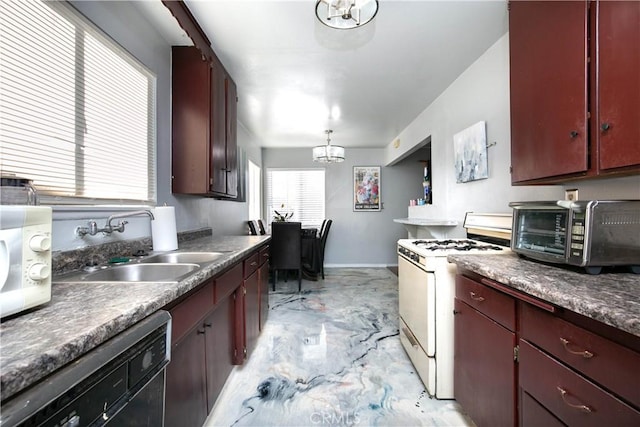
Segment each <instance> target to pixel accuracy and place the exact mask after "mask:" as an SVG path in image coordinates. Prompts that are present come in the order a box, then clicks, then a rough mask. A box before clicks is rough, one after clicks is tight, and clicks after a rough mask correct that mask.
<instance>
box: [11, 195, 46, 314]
mask: <svg viewBox="0 0 640 427" xmlns="http://www.w3.org/2000/svg"><path fill="white" fill-rule="evenodd" d="M49 301H51V208H50V207H48V206H16V205H6V206H5V205H3V206H0V317H6V316H9V315H12V314H16V313H19V312H21V311H24V310H27V309H29V308H32V307H36V306H38V305H41V304H44V303H47V302H49Z"/></svg>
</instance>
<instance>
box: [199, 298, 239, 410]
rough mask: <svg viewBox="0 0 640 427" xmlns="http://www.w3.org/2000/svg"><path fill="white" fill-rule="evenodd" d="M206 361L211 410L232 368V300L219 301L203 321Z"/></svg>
mask: <svg viewBox="0 0 640 427" xmlns="http://www.w3.org/2000/svg"><path fill="white" fill-rule="evenodd" d="M204 327H205V331H206V332H205V341H206V352H205V353H206V362H207V410H208V412H211V410H212V409H213V405H214V404H215V402H216V399H217V398H218V396H219V395H220V391H221V390H222V387H223V386H224V383H225V382H226V381H227V377H228V376H229V374H230V373H231V370H232V368H233V350H234V336H233V334H234V301H233V298H232V297H227V298H225V299H224V300H222V301H220V302H219V303H218V305H217V307H216V309H215V311H214V312H213V313H211V315H210V316H209V317H207V319H206V320H205V323H204Z"/></svg>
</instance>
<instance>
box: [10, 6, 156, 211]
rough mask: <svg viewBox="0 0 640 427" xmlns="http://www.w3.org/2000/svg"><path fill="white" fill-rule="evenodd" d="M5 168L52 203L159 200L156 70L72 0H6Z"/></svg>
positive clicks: (43, 198) (44, 199) (47, 201)
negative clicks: (30, 183) (82, 12)
mask: <svg viewBox="0 0 640 427" xmlns="http://www.w3.org/2000/svg"><path fill="white" fill-rule="evenodd" d="M0 58H1V60H0V171H1V172H2V174H3V175H5V174H14V175H16V176H19V177H24V178H30V179H32V180H33V181H34V184H35V185H36V187H37V188H38V190H39V194H40V195H41V196H44V197H42V198H41V200H43V202H45V203H92V204H95V203H96V202H98V203H108V202H116V203H131V202H136V203H139V202H145V203H147V202H153V201H155V192H156V190H155V143H156V135H155V129H156V126H155V117H156V112H155V77H154V75H153V74H152V73H151V72H150V71H149V70H148V69H146V68H145V67H144V66H143V65H142V64H141V63H139V62H138V61H137V60H136V59H135V58H133V57H132V56H131V55H130V54H129V53H128V52H126V51H125V50H124V49H123V48H122V47H120V46H119V45H117V44H116V43H115V42H114V41H113V40H111V39H110V38H108V36H106V35H105V34H104V33H102V32H101V31H100V30H99V29H97V28H96V27H95V26H94V25H93V24H92V23H90V22H89V21H88V20H87V19H86V18H84V17H83V16H82V15H80V14H79V13H78V12H77V11H76V10H75V9H74V8H73V7H71V6H70V5H68V4H67V3H64V2H40V1H0Z"/></svg>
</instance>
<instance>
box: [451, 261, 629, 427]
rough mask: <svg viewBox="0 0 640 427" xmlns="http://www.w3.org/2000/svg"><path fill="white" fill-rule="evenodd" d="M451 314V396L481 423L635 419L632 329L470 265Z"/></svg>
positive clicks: (620, 422) (532, 426) (527, 426)
mask: <svg viewBox="0 0 640 427" xmlns="http://www.w3.org/2000/svg"><path fill="white" fill-rule="evenodd" d="M467 274H468V276H467ZM455 314H456V315H455V331H454V333H455V354H454V363H455V365H454V367H455V375H454V387H455V398H456V400H457V401H458V402H459V403H460V404H461V406H462V408H463V410H464V411H465V412H467V413H468V414H469V416H470V417H471V419H472V420H473V421H474V422H475V423H476V424H477V425H478V426H479V427H482V426H492V425H504V426H520V427H537V426H601V425H616V426H636V425H640V388H638V384H640V372H638V369H637V366H638V365H640V352H639V351H638V349H640V342H639V340H638V339H637V337H633V336H630V335H628V334H626V333H623V332H621V331H618V330H616V329H615V328H611V327H610V326H606V325H603V324H602V323H600V322H597V321H595V320H593V319H590V318H586V317H584V316H580V315H578V314H576V313H571V312H568V311H565V310H560V309H558V308H557V307H554V306H552V305H550V304H548V303H547V302H545V301H541V300H538V299H536V298H534V297H532V296H530V295H527V294H524V293H522V292H520V291H516V290H514V289H513V288H510V287H507V286H505V285H503V284H501V283H498V282H495V281H493V280H490V279H487V278H484V277H481V276H477V275H475V274H473V273H470V272H463V273H462V274H458V275H457V277H456V300H455ZM603 334H606V336H604V335H603ZM516 344H517V345H516ZM516 398H517V400H514V399H516Z"/></svg>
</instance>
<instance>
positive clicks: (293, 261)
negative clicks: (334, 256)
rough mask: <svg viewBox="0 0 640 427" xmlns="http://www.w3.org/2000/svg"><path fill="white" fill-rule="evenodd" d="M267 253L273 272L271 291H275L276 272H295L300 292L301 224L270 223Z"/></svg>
mask: <svg viewBox="0 0 640 427" xmlns="http://www.w3.org/2000/svg"><path fill="white" fill-rule="evenodd" d="M269 251H270V254H269V262H270V266H271V270H272V271H273V287H272V288H273V290H274V291H275V290H276V282H277V281H278V270H287V271H288V270H297V271H298V292H300V290H301V289H302V223H300V222H285V221H274V222H272V223H271V243H270V245H269ZM285 278H286V276H285Z"/></svg>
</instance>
